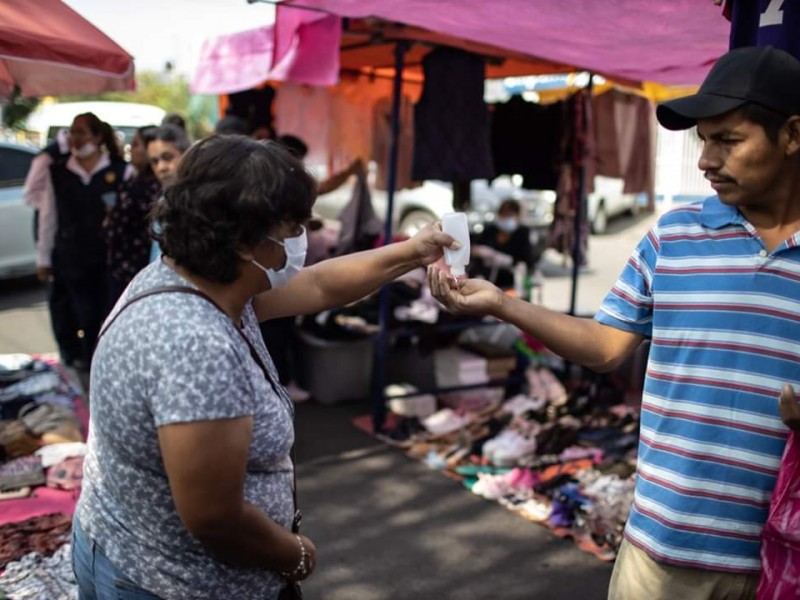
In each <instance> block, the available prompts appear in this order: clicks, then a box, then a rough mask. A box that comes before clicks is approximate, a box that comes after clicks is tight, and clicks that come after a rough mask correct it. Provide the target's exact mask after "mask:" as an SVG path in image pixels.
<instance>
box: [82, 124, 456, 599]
mask: <svg viewBox="0 0 800 600" xmlns="http://www.w3.org/2000/svg"><path fill="white" fill-rule="evenodd" d="M316 193H317V183H316V182H315V181H314V179H313V178H312V177H311V175H309V173H308V172H307V171H306V170H305V169H304V167H303V164H302V163H301V162H300V161H299V160H298V159H297V158H295V157H294V156H292V155H291V154H290V153H289V152H288V151H287V150H286V149H284V148H283V147H282V146H280V145H279V144H276V143H275V142H258V141H255V140H252V139H249V138H245V137H242V136H224V135H222V136H213V137H211V138H208V139H205V140H203V141H201V142H198V143H197V144H195V145H194V146H193V147H192V148H190V149H189V150H188V151H187V152H186V154H184V155H183V157H182V158H181V161H180V163H179V165H178V171H177V174H176V179H175V182H174V183H173V184H172V185H171V186H169V187H168V188H167V189H166V190H165V193H164V198H163V200H162V201H160V202H159V203H158V204H157V205H156V206H155V208H154V210H153V218H154V219H157V220H158V222H159V224H160V230H159V233H157V234H156V236H157V239H158V241H159V243H160V245H161V249H162V251H163V256H162V258H161V259H160V260H159V261H156V262H154V263H152V264H150V265H149V266H147V267H146V268H145V269H144V270H142V271H141V272H140V273H139V274H138V275H137V276H136V277H135V278H134V279H133V281H132V282H131V284H130V285H129V286H128V288H127V289H126V290H125V292H124V293H123V295H122V298H121V299H120V301H119V302H118V304H117V306H116V307H115V309H114V311H113V312H112V314H111V315H110V316H109V319H108V320H107V322H106V323H105V325H104V330H103V332H102V333H101V337H100V341H99V343H98V346H97V350H96V353H95V362H94V365H93V372H92V387H91V392H90V393H91V396H90V398H91V402H90V405H91V418H92V428H91V433H90V438H89V449H88V454H87V457H86V461H85V466H84V480H83V490H82V493H81V497H80V501H79V502H78V507H77V510H76V513H75V521H74V533H73V544H74V546H73V548H74V550H73V557H74V558H73V560H74V568H75V572H76V576H77V579H78V583H79V586H80V590H81V594H82V597H84V596H85V597H86V598H90V597H92V598H94V597H97V598H107V597H109V598H110V597H114V598H116V597H117V596H116V595H114V594H115V593H116V592H117V591H127V593H136V594H137V596H136V597H137V598H156V597H161V598H175V599H183V598H198V597H203V598H237V599H243V600H247V599H249V598H253V599H255V598H258V599H265V598H266V599H269V598H278V597H279V595H280V594H281V593H282V590H283V589H284V587H285V586H286V585H287V582H294V581H299V580H302V579H305V578H306V577H308V576H309V575H310V574H311V573H312V572H313V570H314V566H315V561H316V549H315V547H314V544H313V542H312V541H311V540H310V539H308V538H307V537H305V536H303V535H300V534H299V533H298V534H296V533H293V532H292V523H293V517H294V511H295V503H294V499H293V486H294V484H293V469H294V466H293V464H292V461H291V459H290V448H291V447H292V445H293V443H294V428H293V412H294V408H293V404H292V402H291V400H290V399H289V397H288V396H287V393H286V390H285V389H284V388H283V386H281V384H280V383H279V381H278V375H277V372H276V370H275V367H274V364H273V362H272V360H271V358H270V356H269V353H268V352H267V350H266V347H265V346H264V343H263V340H262V339H261V336H260V333H259V328H258V322H259V321H263V320H267V319H273V318H280V317H285V316H289V315H297V314H307V313H315V312H319V311H321V310H325V309H329V308H332V307H334V306H338V305H341V304H345V303H349V302H352V301H355V300H357V299H359V298H361V297H363V296H365V295H367V294H369V293H371V292H373V291H374V290H375V289H377V288H378V287H380V286H381V285H382V284H384V283H386V282H388V281H391V280H393V279H394V278H396V277H398V276H399V275H401V274H403V273H405V272H407V271H409V270H411V269H413V268H416V267H420V266H424V265H428V264H431V263H433V262H434V261H436V260H438V259H439V258H441V256H442V246H443V245H450V244H452V243H454V241H453V240H452V238H450V236H447V235H445V234H444V233H442V232H441V230H440V228H439V227H434V226H431V227H429V228H427V229H425V230H423V231H421V232H420V233H419V234H418V235H417V236H415V237H414V238H413V239H411V240H408V241H406V242H401V243H397V244H392V245H389V246H386V247H384V248H380V249H377V250H372V251H367V252H362V253H358V254H352V255H348V256H343V257H339V258H335V259H331V260H328V261H323V262H320V263H317V264H315V265H313V266H311V267H307V268H303V264H304V261H305V249H306V232H305V223H306V222H307V220H308V219H309V217H310V216H311V207H312V205H313V203H314V199H315V196H316Z"/></svg>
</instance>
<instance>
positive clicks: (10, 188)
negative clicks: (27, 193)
mask: <svg viewBox="0 0 800 600" xmlns="http://www.w3.org/2000/svg"><path fill="white" fill-rule="evenodd" d="M37 154H38V151H37V150H36V149H35V148H30V147H28V146H20V145H18V144H10V143H4V142H0V279H7V278H11V277H19V276H23V275H32V274H34V273H36V247H35V245H34V242H33V209H32V208H31V207H30V206H28V205H27V204H25V200H24V199H23V197H22V191H23V187H24V185H25V177H26V176H27V174H28V169H29V168H30V166H31V161H32V160H33V158H34V157H35V156H36V155H37Z"/></svg>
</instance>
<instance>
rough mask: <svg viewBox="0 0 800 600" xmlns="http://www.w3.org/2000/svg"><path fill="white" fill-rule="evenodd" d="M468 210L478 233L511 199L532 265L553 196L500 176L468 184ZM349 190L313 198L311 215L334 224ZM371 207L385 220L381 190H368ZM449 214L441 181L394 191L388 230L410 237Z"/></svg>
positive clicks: (448, 191) (446, 187)
mask: <svg viewBox="0 0 800 600" xmlns="http://www.w3.org/2000/svg"><path fill="white" fill-rule="evenodd" d="M471 187H472V190H471V191H472V207H471V209H470V210H468V211H467V217H468V221H469V224H470V228H471V230H472V232H473V233H476V234H477V233H480V232H481V231H482V230H483V226H484V224H485V223H487V222H491V221H493V220H494V219H495V214H496V212H497V209H498V207H499V206H500V203H501V202H502V201H503V200H505V199H507V198H514V199H516V200H518V201H519V202H520V204H521V205H522V222H523V224H525V225H527V226H528V228H529V229H530V231H531V246H532V248H533V254H534V256H532V261H533V262H536V261H537V260H538V259H539V257H540V256H541V254H542V253H543V252H544V250H545V249H546V247H547V236H548V232H549V229H550V224H551V223H552V221H553V203H554V202H555V192H551V191H544V192H538V191H530V190H524V189H522V188H520V187H519V186H516V185H514V184H513V183H512V180H511V178H510V177H506V176H502V177H498V178H497V179H495V180H494V181H493V182H491V183H489V182H487V181H486V180H475V181H473V182H472V185H471ZM351 194H352V189H351V188H350V187H349V186H343V187H341V188H339V189H338V190H335V191H333V192H331V193H329V194H324V195H322V196H320V197H319V198H317V202H316V204H315V205H314V211H315V212H316V213H317V214H319V215H320V216H321V217H323V218H324V219H326V220H328V221H336V220H338V218H339V214H340V213H341V211H342V209H343V208H344V207H345V206H346V205H347V203H348V202H349V201H350V197H351ZM371 194H372V206H373V207H374V209H375V213H376V214H377V215H378V217H379V218H381V219H382V220H385V219H386V212H387V211H386V209H387V194H386V192H385V191H383V190H375V189H373V190H371ZM452 211H453V190H452V186H451V185H450V184H449V183H446V182H443V181H426V182H424V183H423V184H422V185H421V186H420V187H417V188H413V189H403V190H398V191H397V192H396V193H395V196H394V207H393V211H392V212H393V225H392V230H393V231H394V232H396V233H398V234H400V235H407V236H412V235H414V234H415V233H416V232H417V231H419V230H420V229H421V228H422V227H424V226H425V225H427V224H428V223H432V222H433V221H435V220H437V219H440V218H441V216H442V215H443V214H445V213H448V212H452Z"/></svg>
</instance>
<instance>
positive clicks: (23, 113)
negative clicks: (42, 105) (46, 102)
mask: <svg viewBox="0 0 800 600" xmlns="http://www.w3.org/2000/svg"><path fill="white" fill-rule="evenodd" d="M38 105H39V99H38V98H24V97H22V96H21V95H20V93H19V88H15V89H14V93H13V94H11V97H10V98H9V99H8V102H7V103H4V104H3V106H2V114H3V125H4V126H6V127H8V128H9V129H14V128H16V127H18V126H20V125H22V124H23V123H24V122H25V120H26V119H27V118H28V115H30V114H31V113H32V112H33V111H34V110H35V109H36V107H37V106H38Z"/></svg>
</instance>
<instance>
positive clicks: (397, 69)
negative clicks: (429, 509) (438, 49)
mask: <svg viewBox="0 0 800 600" xmlns="http://www.w3.org/2000/svg"><path fill="white" fill-rule="evenodd" d="M408 48H409V43H408V42H407V41H401V42H398V43H397V45H396V46H395V49H394V86H393V89H392V122H391V143H390V145H389V173H388V177H387V186H388V189H387V190H386V221H385V226H384V231H383V243H384V245H386V244H391V243H392V220H393V216H394V192H395V186H396V184H397V155H398V145H399V140H400V101H401V99H402V87H403V65H404V61H405V54H406V52H407V51H408ZM388 327H389V296H388V288H387V287H386V286H383V288H381V295H380V326H379V330H378V338H377V340H376V342H377V348H376V353H375V370H374V376H375V377H374V381H373V393H372V427H373V431H374V432H376V433H377V432H378V431H380V430H381V429H382V428H383V423H384V421H385V420H386V398H385V397H384V394H383V388H384V383H385V380H386V342H387V337H388V336H387V329H388Z"/></svg>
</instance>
